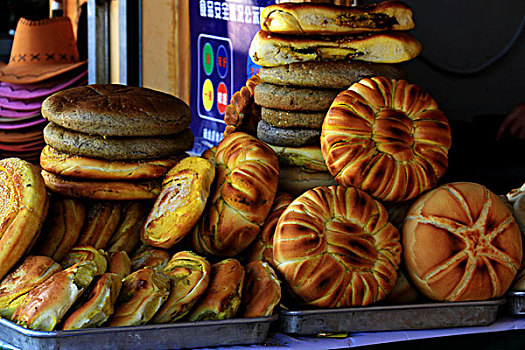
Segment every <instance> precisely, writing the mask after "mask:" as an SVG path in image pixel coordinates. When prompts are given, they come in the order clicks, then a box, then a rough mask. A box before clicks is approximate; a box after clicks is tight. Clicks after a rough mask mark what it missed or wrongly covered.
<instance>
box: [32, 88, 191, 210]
mask: <svg viewBox="0 0 525 350" xmlns="http://www.w3.org/2000/svg"><path fill="white" fill-rule="evenodd" d="M42 115H43V116H44V117H45V118H46V119H47V120H49V121H50V123H49V124H48V125H47V126H46V127H45V129H44V140H45V142H46V144H47V146H46V147H45V149H44V150H43V151H42V153H41V156H40V164H41V166H42V168H43V169H44V171H43V172H42V174H43V176H44V179H45V181H46V185H47V186H48V187H49V188H50V189H51V190H52V191H53V192H56V193H59V194H61V195H65V196H70V197H77V198H89V199H102V200H140V199H154V198H156V196H157V195H158V194H159V191H160V187H161V181H162V179H161V178H162V177H163V176H164V175H165V174H166V172H167V171H168V170H169V169H170V168H171V167H172V166H173V165H174V164H175V163H176V162H177V161H178V160H180V159H181V158H182V157H184V156H185V155H186V153H185V152H186V151H187V150H189V149H191V148H192V147H193V133H192V131H191V130H190V129H189V126H190V122H191V112H190V109H189V107H188V105H187V104H186V103H184V102H183V101H182V100H180V99H178V98H177V97H174V96H171V95H168V94H164V93H161V92H158V91H154V90H150V89H145V88H135V87H130V86H122V85H103V84H100V85H90V86H84V87H78V88H73V89H68V90H64V91H61V92H58V93H55V94H53V95H52V96H50V97H49V98H47V99H46V100H45V101H44V103H43V104H42Z"/></svg>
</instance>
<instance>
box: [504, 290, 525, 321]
mask: <svg viewBox="0 0 525 350" xmlns="http://www.w3.org/2000/svg"><path fill="white" fill-rule="evenodd" d="M506 298H507V303H506V304H505V312H506V313H507V314H509V315H512V316H525V291H510V292H508V293H507V294H506Z"/></svg>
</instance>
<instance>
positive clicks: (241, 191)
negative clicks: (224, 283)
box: [192, 132, 279, 256]
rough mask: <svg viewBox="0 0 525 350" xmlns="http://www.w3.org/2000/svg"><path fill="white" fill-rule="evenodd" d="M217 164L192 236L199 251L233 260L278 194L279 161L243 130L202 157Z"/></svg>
mask: <svg viewBox="0 0 525 350" xmlns="http://www.w3.org/2000/svg"><path fill="white" fill-rule="evenodd" d="M203 155H205V156H209V157H212V158H213V159H212V161H213V163H214V164H215V169H216V170H215V181H214V185H213V186H212V190H211V194H210V196H209V199H208V204H207V207H206V209H205V210H204V213H203V215H202V216H201V219H200V220H199V222H198V223H197V224H196V225H195V229H194V230H193V234H192V244H193V247H194V249H195V250H196V251H197V252H200V253H206V254H212V255H218V256H234V255H237V254H238V253H240V252H241V251H242V250H244V249H245V248H246V247H248V246H249V245H250V243H251V242H252V241H253V240H254V239H255V237H256V236H257V233H258V232H259V230H260V228H261V226H262V225H263V223H264V220H266V216H267V215H268V213H269V211H270V208H271V206H272V203H273V200H274V198H275V194H276V193H277V182H278V175H279V161H278V159H277V155H276V154H275V152H274V151H273V150H272V149H271V148H270V147H268V146H267V145H266V144H265V143H264V142H262V141H261V140H258V139H257V138H255V137H253V136H251V135H248V134H246V133H242V132H236V133H233V134H230V135H228V136H226V137H225V138H224V139H223V140H222V141H221V142H220V143H219V144H218V145H217V147H216V149H215V150H214V151H211V150H210V151H209V152H205V153H203Z"/></svg>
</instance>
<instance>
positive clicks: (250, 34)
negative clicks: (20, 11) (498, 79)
mask: <svg viewBox="0 0 525 350" xmlns="http://www.w3.org/2000/svg"><path fill="white" fill-rule="evenodd" d="M53 3H56V2H53ZM58 3H60V1H58ZM67 3H68V2H64V5H67ZM350 3H351V4H350ZM341 4H344V5H347V6H338V5H341ZM157 5H159V6H156V3H155V2H153V1H151V2H150V1H148V2H146V1H143V2H140V1H138V2H135V1H127V0H120V1H94V0H87V1H81V2H76V3H74V2H69V6H71V7H74V8H77V7H78V8H79V9H80V7H83V8H84V9H86V11H88V12H89V15H88V17H89V18H88V20H87V29H88V36H89V38H88V39H89V40H88V51H89V55H88V59H87V60H84V59H83V57H81V56H79V54H78V50H76V49H75V45H74V43H73V41H74V40H75V36H74V35H70V39H69V42H70V44H68V45H65V46H67V47H69V48H70V49H71V52H70V53H69V54H60V52H61V50H63V48H62V47H61V46H60V44H63V43H64V42H65V41H63V40H54V39H55V37H56V36H57V35H59V34H60V33H62V34H64V33H65V32H66V30H64V29H60V27H59V26H62V28H67V32H68V33H69V32H70V31H71V30H73V31H77V30H78V27H71V21H70V19H69V17H68V15H67V13H70V12H71V11H70V10H71V8H70V7H68V6H65V7H64V9H65V10H67V11H65V13H66V16H60V17H58V18H46V19H44V20H39V21H32V20H28V19H20V25H19V26H18V27H17V32H16V36H15V39H14V42H13V53H12V57H11V58H10V60H9V63H8V64H2V65H0V102H2V103H4V106H0V112H1V113H0V117H1V118H0V198H2V203H0V348H5V349H23V350H26V349H41V348H45V349H84V348H86V347H92V348H95V349H115V348H119V349H137V348H147V349H179V348H181V349H186V348H202V349H232V350H233V349H239V350H240V349H285V348H291V349H346V348H354V347H367V348H369V349H370V348H373V347H382V346H384V347H387V346H396V345H399V344H402V345H403V346H404V348H405V350H407V349H411V348H412V347H414V348H418V347H422V346H426V345H428V344H431V343H435V344H438V343H439V344H442V343H445V342H446V343H448V344H449V346H450V347H452V346H454V347H455V346H460V347H464V346H465V344H470V345H472V344H473V343H476V344H478V343H480V345H479V346H477V347H479V348H482V347H483V348H491V347H492V346H494V347H497V346H502V345H503V346H504V347H505V348H509V349H513V348H516V349H518V348H522V347H525V318H522V316H523V315H524V314H525V306H524V304H525V302H524V298H525V264H524V263H523V261H524V260H525V259H524V248H523V247H524V242H525V241H524V240H523V239H524V238H525V184H524V185H523V186H521V187H520V188H518V187H519V185H521V184H515V183H513V185H512V187H510V185H509V186H507V185H504V186H502V187H499V188H498V190H499V192H498V191H494V190H492V189H491V188H490V186H488V185H485V184H483V183H481V182H480V183H477V182H475V181H474V180H472V179H469V178H468V176H467V177H466V178H465V177H464V174H468V170H470V171H472V169H466V168H468V166H467V164H469V163H468V162H466V161H465V164H461V159H460V160H459V162H458V158H457V157H458V155H459V157H466V158H468V152H470V150H469V151H468V152H467V153H458V149H457V148H454V146H456V147H458V146H457V145H458V144H459V145H462V146H464V145H467V146H468V144H469V141H468V140H465V139H464V138H463V137H462V136H464V135H459V134H458V133H457V130H455V126H454V124H453V123H451V122H450V121H449V117H448V114H447V111H446V107H447V104H446V103H445V104H443V105H442V104H441V103H440V102H441V101H438V100H437V99H435V96H438V95H439V94H435V91H433V90H432V91H431V90H427V89H426V87H425V86H424V82H425V80H424V79H420V80H418V79H414V80H412V79H413V78H414V75H412V74H411V73H413V72H412V71H410V69H407V68H408V67H409V65H410V64H411V63H414V64H416V65H417V63H416V61H417V59H418V58H419V57H420V55H421V54H422V52H423V47H424V43H423V42H421V41H420V40H419V38H418V36H417V35H415V32H414V28H415V23H416V22H417V21H415V20H414V17H417V16H414V12H413V10H412V8H411V7H410V6H409V5H408V4H406V3H404V2H402V1H397V0H388V1H381V2H378V3H374V4H368V3H367V4H361V3H360V2H359V1H339V0H336V1H329V0H327V1H324V0H319V1H300V0H294V1H289V2H288V1H278V0H214V1H207V0H206V1H204V0H200V1H193V0H192V1H182V0H180V1H179V0H170V1H166V2H163V4H162V5H160V4H157ZM348 5H352V6H348ZM55 14H56V12H52V16H51V17H53V16H55ZM137 21H140V25H136V24H137V23H138V22H137ZM524 23H525V20H524ZM77 24H78V23H77ZM50 27H51V28H56V29H54V31H53V32H50V33H51V34H46V35H43V36H42V37H43V38H44V39H46V40H47V39H49V38H53V40H50V41H49V42H50V43H53V44H57V45H56V46H57V47H56V51H57V52H56V53H53V54H50V53H46V51H45V50H46V49H47V48H48V47H46V46H45V45H40V46H38V44H40V43H43V42H45V40H44V39H42V40H31V38H33V39H34V38H35V37H36V35H37V34H39V33H43V32H44V29H46V28H50ZM24 28H25V32H24ZM31 32H33V34H26V35H25V37H24V38H25V39H24V40H21V39H20V38H21V37H22V35H21V34H23V33H31ZM159 33H161V34H159ZM162 33H163V34H169V35H167V36H165V35H163V34H162ZM69 34H73V33H69ZM513 40H514V39H513ZM48 46H50V45H48ZM36 48H38V49H39V50H43V51H42V52H40V53H34V52H33V51H34V50H36ZM27 52H31V57H32V59H31V61H40V59H39V57H40V56H41V55H42V57H43V56H44V55H45V56H46V57H48V59H49V60H56V59H57V58H61V57H63V60H64V61H66V60H68V59H69V60H70V61H71V62H53V63H52V64H49V63H45V62H44V63H43V62H39V63H38V64H36V65H35V66H32V64H35V63H30V62H28V61H27V59H26V54H27ZM57 67H58V68H57ZM86 69H87V71H86ZM35 72H36V73H38V74H36V73H35ZM22 73H23V74H22ZM86 75H87V76H88V77H86ZM86 79H88V80H86ZM415 81H417V83H416V82H415ZM72 82H78V84H75V85H71V84H73V83H72ZM39 89H40V90H45V91H44V92H45V94H42V95H38V96H36V95H34V94H35V91H37V90H39ZM2 94H4V95H2ZM438 102H439V103H438ZM35 106H36V107H35ZM30 107H31V109H29V108H30ZM15 108H25V109H28V110H30V112H31V113H30V114H31V115H26V114H23V113H21V111H18V112H14V111H13V110H14V109H15ZM2 113H3V114H2ZM33 114H34V115H33ZM25 118H28V119H27V120H29V121H31V123H36V124H34V125H33V124H31V125H28V124H27V123H28V122H27V121H26V122H25V123H24V121H25V120H26V119H25ZM32 118H36V119H32ZM20 122H22V123H20ZM35 125H36V127H35ZM458 135H459V136H458ZM472 139H474V138H472ZM457 140H460V141H461V142H457V143H456V141H457ZM469 140H470V139H469ZM480 150H481V149H478V151H480ZM461 151H462V152H463V151H464V150H463V149H461ZM27 152H31V153H27ZM480 153H481V151H480ZM465 155H466V156H465ZM457 169H460V170H467V172H465V173H461V172H458V170H457ZM524 180H525V177H524ZM500 188H504V190H500ZM473 339H475V340H473ZM508 339H513V340H512V341H510V340H508Z"/></svg>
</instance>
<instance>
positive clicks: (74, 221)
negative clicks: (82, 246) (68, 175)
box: [36, 196, 86, 261]
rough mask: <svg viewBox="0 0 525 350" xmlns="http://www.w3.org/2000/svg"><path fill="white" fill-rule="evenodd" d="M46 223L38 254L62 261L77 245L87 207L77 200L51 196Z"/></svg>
mask: <svg viewBox="0 0 525 350" xmlns="http://www.w3.org/2000/svg"><path fill="white" fill-rule="evenodd" d="M49 203H50V204H49V211H48V215H47V217H46V221H45V222H44V225H43V226H42V231H41V232H40V236H39V237H38V243H37V244H36V250H37V254H40V255H46V256H50V257H52V258H53V259H54V260H55V261H60V260H61V259H62V258H63V257H64V255H66V253H67V252H68V251H69V250H70V249H71V248H73V246H74V245H75V244H76V243H77V240H78V237H79V236H80V232H81V230H82V226H83V225H84V220H85V218H86V207H85V205H84V203H83V202H82V201H80V200H79V199H75V198H67V197H62V196H51V197H50V201H49Z"/></svg>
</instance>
